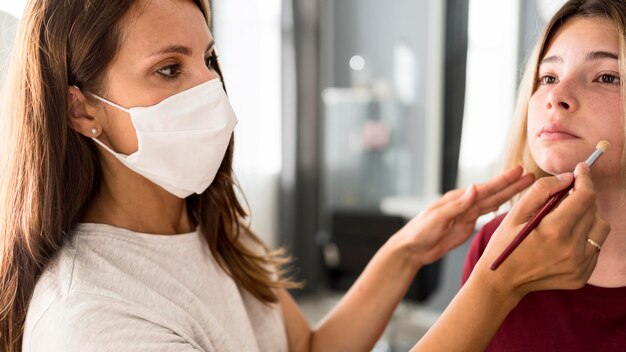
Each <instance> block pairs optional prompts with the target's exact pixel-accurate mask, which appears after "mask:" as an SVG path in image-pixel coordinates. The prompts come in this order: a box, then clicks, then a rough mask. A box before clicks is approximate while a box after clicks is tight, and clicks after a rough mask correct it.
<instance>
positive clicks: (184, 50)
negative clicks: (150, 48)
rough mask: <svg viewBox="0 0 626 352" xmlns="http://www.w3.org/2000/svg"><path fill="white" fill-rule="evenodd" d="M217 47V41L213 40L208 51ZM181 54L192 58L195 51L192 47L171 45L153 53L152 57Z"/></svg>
mask: <svg viewBox="0 0 626 352" xmlns="http://www.w3.org/2000/svg"><path fill="white" fill-rule="evenodd" d="M214 46H215V41H214V40H212V41H211V42H210V43H209V45H208V46H207V49H206V51H210V50H211V49H212V48H213V47H214ZM172 53H175V54H181V55H185V56H191V54H193V50H192V49H191V48H190V47H187V46H184V45H170V46H167V47H165V48H163V49H161V50H159V51H157V52H155V53H153V54H152V55H150V56H155V55H163V54H172Z"/></svg>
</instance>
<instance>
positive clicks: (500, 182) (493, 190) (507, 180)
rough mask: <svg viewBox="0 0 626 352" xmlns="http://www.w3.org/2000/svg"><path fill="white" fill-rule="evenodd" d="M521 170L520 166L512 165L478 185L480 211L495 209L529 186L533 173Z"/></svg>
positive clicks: (485, 211) (486, 211) (482, 212)
mask: <svg viewBox="0 0 626 352" xmlns="http://www.w3.org/2000/svg"><path fill="white" fill-rule="evenodd" d="M523 171H524V170H523V169H522V167H521V166H519V165H518V166H514V167H512V168H510V169H508V170H506V171H504V172H503V173H502V174H501V175H498V176H496V177H494V178H493V179H491V180H490V181H488V182H487V183H484V184H482V185H478V186H477V189H478V196H477V198H478V207H479V210H480V213H481V214H485V213H488V212H490V211H495V210H497V209H498V208H500V205H502V203H504V202H506V201H507V200H509V199H511V197H513V196H514V195H515V194H517V193H519V192H521V191H522V190H524V189H526V188H527V187H528V186H530V184H531V183H532V182H533V181H534V175H532V174H525V175H522V173H523Z"/></svg>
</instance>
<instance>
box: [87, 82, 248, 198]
mask: <svg viewBox="0 0 626 352" xmlns="http://www.w3.org/2000/svg"><path fill="white" fill-rule="evenodd" d="M92 95H93V94H92ZM93 96H94V97H95V98H97V99H99V100H101V101H103V102H105V103H107V104H109V105H111V106H113V107H115V108H118V109H120V110H122V111H125V112H127V113H129V114H130V118H131V120H132V122H133V125H134V126H135V131H136V133H137V141H138V150H137V151H136V152H134V153H132V154H130V155H125V154H121V153H117V152H115V151H114V150H112V149H111V148H109V147H108V146H107V145H105V144H104V143H102V142H101V141H99V140H98V139H96V138H92V139H93V140H94V141H95V142H96V143H98V144H100V145H101V146H102V147H103V148H104V149H106V150H107V151H109V152H110V153H111V154H113V155H114V156H115V157H116V158H117V159H118V160H119V161H121V162H122V163H123V164H124V165H126V166H127V167H128V168H129V169H131V170H133V171H135V172H136V173H138V174H140V175H142V176H144V177H145V178H147V179H148V180H150V181H152V182H154V183H155V184H157V185H159V186H161V187H162V188H163V189H165V190H166V191H168V192H170V193H172V194H174V195H176V196H177V197H179V198H186V197H187V196H189V195H191V194H192V193H194V192H195V193H197V194H200V193H202V192H204V191H205V190H206V189H207V188H208V187H209V185H211V182H213V179H214V178H215V175H216V174H217V170H218V169H219V167H220V165H221V163H222V159H223V158H224V153H225V152H226V148H227V147H228V143H229V142H230V137H231V135H232V132H233V129H234V128H235V125H236V124H237V117H236V116H235V112H234V111H233V108H232V107H231V105H230V102H229V101H228V97H227V96H226V93H225V92H224V89H223V88H222V82H221V81H220V80H219V79H213V80H210V81H208V82H206V83H203V84H200V85H198V86H195V87H193V88H190V89H188V90H185V91H183V92H180V93H178V94H175V95H172V96H171V97H169V98H166V99H165V100H163V101H161V102H160V103H158V104H156V105H152V106H148V107H133V108H130V109H127V108H124V107H122V106H119V105H117V104H115V103H112V102H110V101H108V100H106V99H104V98H101V97H99V96H96V95H93Z"/></svg>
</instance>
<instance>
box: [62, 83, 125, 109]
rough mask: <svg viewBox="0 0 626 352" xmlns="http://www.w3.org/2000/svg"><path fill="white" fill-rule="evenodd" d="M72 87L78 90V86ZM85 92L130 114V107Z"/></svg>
mask: <svg viewBox="0 0 626 352" xmlns="http://www.w3.org/2000/svg"><path fill="white" fill-rule="evenodd" d="M72 87H74V88H76V89H78V90H80V88H78V87H77V86H72ZM85 93H87V94H89V95H91V96H92V97H94V98H96V99H98V100H100V101H101V102H103V103H107V104H109V105H111V106H113V107H115V108H118V109H120V110H122V111H124V112H127V113H129V114H130V109H127V108H125V107H123V106H121V105H117V104H115V103H114V102H112V101H108V100H106V99H104V98H101V97H99V96H97V95H95V94H92V93H89V92H85Z"/></svg>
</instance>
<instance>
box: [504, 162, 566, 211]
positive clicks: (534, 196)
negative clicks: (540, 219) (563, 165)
mask: <svg viewBox="0 0 626 352" xmlns="http://www.w3.org/2000/svg"><path fill="white" fill-rule="evenodd" d="M573 183H574V175H573V174H572V173H571V172H568V173H564V174H560V175H557V176H550V177H543V178H541V179H539V180H537V181H536V182H535V183H534V184H533V185H532V186H531V187H530V189H529V190H528V192H526V194H525V195H524V196H523V197H522V198H521V199H520V200H519V202H518V203H517V204H516V205H515V207H514V208H513V209H511V213H513V214H515V215H514V217H515V218H516V219H517V220H519V221H520V222H526V221H528V219H530V218H531V217H533V216H534V215H535V213H536V212H537V211H538V210H539V209H540V208H541V207H543V206H544V205H545V204H546V202H547V201H548V199H549V198H550V197H551V196H552V195H554V194H555V193H558V192H559V191H562V190H564V189H566V188H567V187H569V186H571V185H572V184H573Z"/></svg>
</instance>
